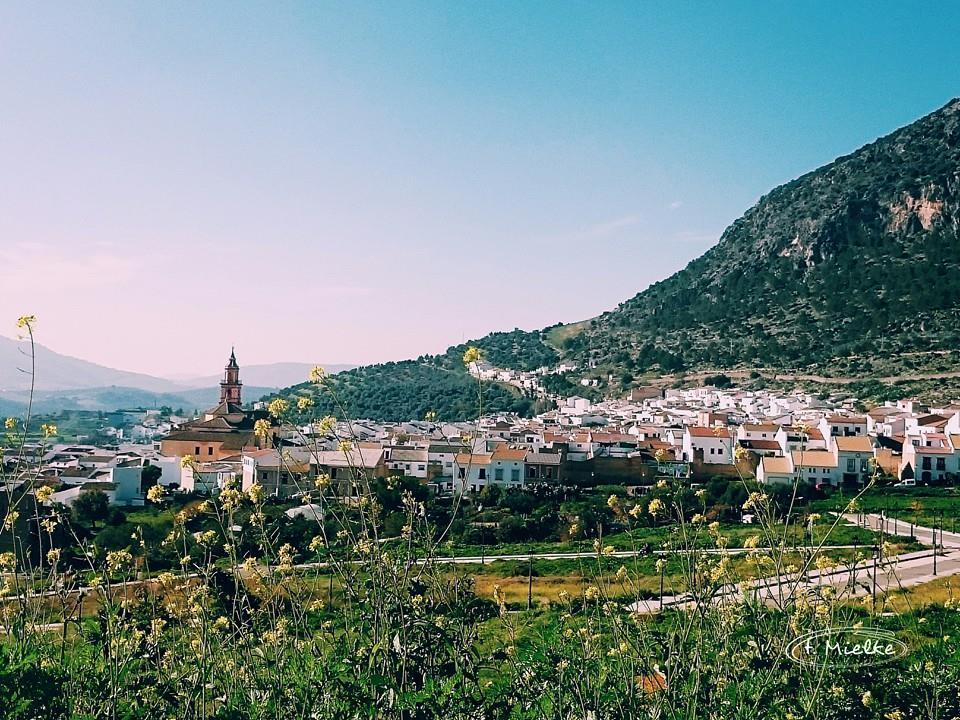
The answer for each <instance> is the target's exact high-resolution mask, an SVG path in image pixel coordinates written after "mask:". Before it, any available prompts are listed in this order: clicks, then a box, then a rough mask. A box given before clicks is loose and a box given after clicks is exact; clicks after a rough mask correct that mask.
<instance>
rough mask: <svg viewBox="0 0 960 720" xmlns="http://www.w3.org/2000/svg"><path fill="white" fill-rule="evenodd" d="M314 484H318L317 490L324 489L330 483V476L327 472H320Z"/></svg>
mask: <svg viewBox="0 0 960 720" xmlns="http://www.w3.org/2000/svg"><path fill="white" fill-rule="evenodd" d="M313 484H314V485H316V486H317V490H323V489H324V488H325V487H327V486H328V485H329V484H330V476H329V475H327V474H326V473H320V474H319V475H317V477H316V478H315V479H314V481H313Z"/></svg>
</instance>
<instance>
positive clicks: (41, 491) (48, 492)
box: [34, 485, 53, 503]
mask: <svg viewBox="0 0 960 720" xmlns="http://www.w3.org/2000/svg"><path fill="white" fill-rule="evenodd" d="M34 495H35V496H36V498H37V502H39V503H45V502H47V501H48V500H50V498H51V497H53V488H52V487H50V486H49V485H41V486H40V487H38V488H37V490H36V492H35V493H34Z"/></svg>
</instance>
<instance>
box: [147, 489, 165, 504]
mask: <svg viewBox="0 0 960 720" xmlns="http://www.w3.org/2000/svg"><path fill="white" fill-rule="evenodd" d="M166 494H167V491H166V489H165V488H164V487H163V485H151V486H150V489H149V490H147V500H149V501H150V502H152V503H159V502H162V501H163V496H164V495H166Z"/></svg>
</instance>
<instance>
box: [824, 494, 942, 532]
mask: <svg viewBox="0 0 960 720" xmlns="http://www.w3.org/2000/svg"><path fill="white" fill-rule="evenodd" d="M847 500H848V498H847V499H842V498H828V499H826V500H818V501H816V502H815V503H813V505H814V507H815V508H817V509H818V510H820V511H828V510H830V511H840V510H843V509H844V507H845V505H846V502H847ZM858 505H859V507H860V509H861V510H863V511H865V512H871V513H879V512H886V513H887V514H888V516H889V517H895V518H897V519H898V520H902V521H903V522H904V523H910V522H913V523H916V524H918V525H925V526H927V527H932V526H933V524H934V523H939V522H940V518H941V514H942V517H943V528H944V530H947V531H948V532H955V530H956V529H960V492H958V491H957V490H955V489H954V488H929V487H916V488H880V489H877V490H871V491H869V492H867V493H865V494H864V496H863V497H862V498H860V500H858Z"/></svg>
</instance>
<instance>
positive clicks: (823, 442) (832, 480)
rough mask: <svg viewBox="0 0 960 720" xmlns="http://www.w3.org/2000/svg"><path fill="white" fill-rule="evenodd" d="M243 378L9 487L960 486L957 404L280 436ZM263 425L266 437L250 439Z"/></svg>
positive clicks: (650, 389) (652, 391)
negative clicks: (325, 481) (185, 411)
mask: <svg viewBox="0 0 960 720" xmlns="http://www.w3.org/2000/svg"><path fill="white" fill-rule="evenodd" d="M568 369H569V368H568ZM471 372H474V373H475V374H478V375H480V376H481V377H482V379H485V380H493V379H496V380H498V381H502V382H517V383H524V384H531V385H532V386H533V387H534V388H535V387H536V385H535V383H536V377H537V373H522V374H520V373H515V372H512V371H504V370H500V369H497V368H491V367H489V366H486V365H481V364H477V366H476V367H475V368H473V369H472V370H471ZM240 376H241V369H240V366H239V364H238V362H237V359H236V357H235V355H234V354H233V352H231V355H230V358H229V361H228V362H227V365H226V367H225V370H224V376H223V381H222V382H221V397H220V402H219V404H218V405H217V406H216V407H213V408H210V409H208V410H206V411H204V412H203V413H200V414H199V415H198V416H197V417H193V418H189V419H188V418H186V417H182V416H178V415H176V414H174V413H173V412H172V411H169V410H167V411H135V412H134V411H127V412H124V411H120V412H117V413H114V414H112V415H108V416H107V418H106V419H107V420H110V419H113V420H115V421H116V422H117V426H108V427H107V428H106V430H105V433H106V435H108V436H110V437H112V438H115V441H114V442H111V443H103V444H99V445H97V444H87V443H83V442H76V443H68V442H56V443H54V444H52V445H45V444H41V443H39V442H36V443H33V444H28V445H27V446H26V448H25V450H26V453H27V457H29V458H30V459H31V465H30V466H21V467H19V468H18V472H20V474H21V476H22V477H23V478H27V477H33V474H36V473H39V475H38V477H39V479H40V481H41V482H42V484H43V485H46V486H49V487H50V488H52V489H53V493H52V495H49V497H48V499H47V501H46V502H47V503H48V504H51V505H53V504H60V505H63V506H66V507H70V506H71V505H72V504H73V503H74V502H76V500H77V499H78V498H79V497H81V495H82V494H83V493H84V492H86V491H90V490H99V491H102V492H103V493H104V494H105V495H106V496H107V498H108V500H109V503H110V504H112V505H118V506H138V505H142V504H144V501H145V498H146V494H147V492H148V490H149V488H150V487H151V486H152V485H154V484H159V485H161V486H164V487H165V488H167V489H169V490H171V491H173V492H180V493H196V494H200V495H210V494H216V493H218V492H220V491H221V490H222V489H224V488H225V487H227V486H230V485H232V484H237V485H238V486H241V487H242V488H243V489H244V490H248V489H249V488H250V487H252V486H253V485H259V486H261V487H263V488H264V489H265V491H266V492H267V493H268V494H269V495H272V496H276V497H278V498H281V499H288V498H293V497H298V496H300V495H302V494H303V493H304V488H306V487H312V485H313V481H314V480H315V478H316V477H318V476H321V475H327V476H329V477H330V478H331V479H332V481H333V485H334V488H335V489H340V490H341V491H342V494H343V496H345V497H348V496H350V495H351V494H353V493H355V492H356V486H355V483H352V482H351V481H352V480H354V479H356V477H357V475H358V474H360V473H362V474H363V475H364V476H365V477H367V478H380V479H383V478H388V477H404V478H410V479H415V480H416V481H417V482H418V483H420V484H421V485H424V486H426V487H427V488H428V489H429V490H430V491H431V492H432V493H434V494H436V495H444V494H451V493H467V494H470V495H475V494H478V493H480V492H482V491H483V490H484V488H486V487H488V486H499V487H501V488H503V489H516V488H528V487H531V486H542V485H555V486H564V485H569V486H580V487H591V486H598V485H622V486H624V487H625V488H628V489H629V491H630V492H631V493H634V494H642V493H644V492H645V491H646V490H647V489H649V488H650V487H651V486H652V485H654V484H655V483H656V482H657V481H658V479H661V478H664V477H669V478H673V479H679V480H687V481H690V482H691V483H698V482H704V481H706V480H710V479H715V478H728V479H738V478H741V477H744V478H755V479H756V480H757V481H759V482H760V483H762V484H766V485H792V484H793V483H794V481H795V479H797V478H799V480H800V481H801V483H803V484H805V485H809V486H810V487H811V488H812V489H813V490H814V491H820V492H823V493H829V492H831V491H832V490H833V489H836V488H839V487H848V488H854V489H855V488H860V487H863V486H864V485H865V484H866V483H867V482H868V481H869V480H870V478H871V477H873V476H875V475H877V476H879V477H882V478H883V479H884V481H885V482H886V483H887V484H897V485H898V486H900V487H910V486H914V485H946V484H950V485H952V484H954V483H955V481H956V480H957V478H958V477H960V403H952V404H949V405H944V406H942V407H930V406H928V405H923V404H920V403H918V402H915V401H913V400H910V399H904V400H901V401H897V402H889V403H885V404H884V405H882V406H878V407H874V408H872V409H869V410H867V411H866V412H860V411H857V410H856V407H857V405H858V403H857V401H856V399H854V398H847V399H840V400H835V401H828V400H823V399H820V398H817V397H815V396H814V395H812V394H810V393H807V392H799V391H798V392H794V393H791V394H777V393H773V392H769V391H742V390H737V389H736V388H723V389H720V388H716V387H698V388H694V389H670V388H660V387H656V386H653V385H651V386H646V387H641V388H635V389H633V390H631V391H630V393H629V396H628V397H624V398H622V399H611V400H605V401H602V402H591V401H590V400H588V399H586V398H583V397H577V396H573V397H562V398H560V397H557V398H554V400H555V401H556V405H557V406H556V408H555V409H553V410H550V411H549V412H545V413H542V414H540V415H537V416H535V417H532V418H522V417H518V416H514V415H493V416H484V417H481V418H479V420H478V421H477V422H437V421H427V420H417V419H410V420H409V421H407V422H396V423H384V422H371V421H366V420H362V419H357V420H340V421H337V422H334V423H329V424H327V425H326V426H319V425H317V424H311V425H305V426H303V427H288V426H285V425H282V424H281V423H280V422H279V421H278V420H277V419H276V418H275V417H273V416H272V415H271V414H270V412H269V411H268V410H267V408H266V407H265V406H264V403H262V402H256V403H253V405H252V406H251V407H250V408H249V409H248V408H245V406H244V404H243V397H242V387H243V384H242V381H241V377H240ZM258 422H259V423H266V424H267V426H269V433H258V432H257V431H256V426H257V423H258ZM131 423H132V431H131V430H130V424H131ZM124 424H125V425H124ZM125 427H126V430H125V429H124V428H125ZM6 462H7V463H8V464H10V463H11V462H13V461H12V460H11V459H10V458H9V457H8V458H7V459H6ZM11 469H12V468H10V467H8V468H7V470H11ZM8 490H12V488H9V489H8Z"/></svg>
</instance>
